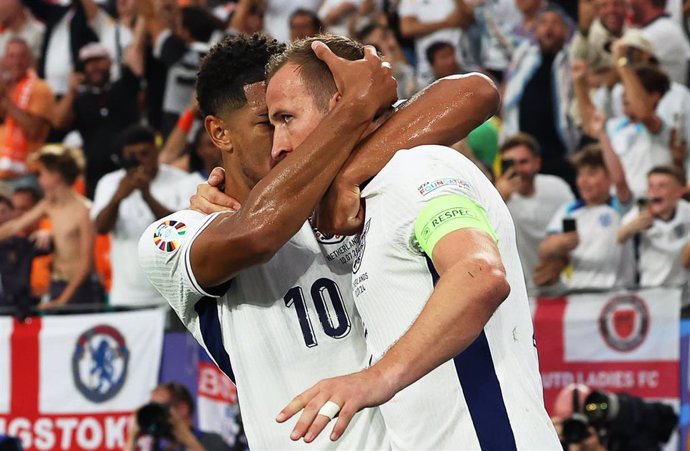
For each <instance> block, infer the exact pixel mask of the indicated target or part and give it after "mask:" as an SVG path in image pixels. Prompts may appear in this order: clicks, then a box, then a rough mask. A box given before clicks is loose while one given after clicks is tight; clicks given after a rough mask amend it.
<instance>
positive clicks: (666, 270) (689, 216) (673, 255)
mask: <svg viewBox="0 0 690 451" xmlns="http://www.w3.org/2000/svg"><path fill="white" fill-rule="evenodd" d="M639 213H640V210H639V208H637V207H634V208H633V209H632V210H630V212H628V214H627V215H625V216H624V217H623V224H628V223H629V222H631V221H632V220H633V219H635V218H636V217H637V215H639ZM688 242H690V203H688V202H686V201H684V200H682V199H681V200H680V201H679V202H678V207H676V212H675V214H674V215H673V217H672V218H671V219H670V220H669V221H663V220H661V219H659V218H655V219H654V223H653V224H652V227H651V228H649V229H647V230H644V231H642V232H641V233H640V244H639V251H640V256H639V264H638V268H639V271H640V286H643V287H660V286H664V287H666V286H681V285H685V284H686V283H687V282H688V276H689V275H690V271H689V270H688V269H687V268H684V267H683V265H682V264H681V262H680V254H681V252H682V250H683V248H684V247H685V245H686V244H688Z"/></svg>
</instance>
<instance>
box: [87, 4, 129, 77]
mask: <svg viewBox="0 0 690 451" xmlns="http://www.w3.org/2000/svg"><path fill="white" fill-rule="evenodd" d="M90 26H91V28H92V29H93V31H95V32H96V34H97V35H98V40H99V41H101V44H103V46H104V47H105V48H106V49H107V50H108V53H109V54H110V59H111V61H112V62H113V64H112V66H111V67H110V80H111V81H116V80H118V79H119V78H120V64H121V63H122V59H123V58H124V57H125V51H126V50H127V47H129V45H130V44H131V43H132V41H133V40H134V35H133V34H132V31H131V30H130V29H129V28H127V27H123V26H122V24H121V23H120V22H119V21H116V20H115V19H113V18H112V17H110V16H109V15H108V13H106V12H105V11H103V10H102V9H100V8H99V9H98V14H96V17H95V18H94V20H93V22H91V24H90Z"/></svg>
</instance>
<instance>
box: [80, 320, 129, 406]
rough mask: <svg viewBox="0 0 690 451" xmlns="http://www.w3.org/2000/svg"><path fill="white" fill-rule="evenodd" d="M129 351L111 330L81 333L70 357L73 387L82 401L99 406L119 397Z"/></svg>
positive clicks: (122, 340)
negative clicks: (75, 387)
mask: <svg viewBox="0 0 690 451" xmlns="http://www.w3.org/2000/svg"><path fill="white" fill-rule="evenodd" d="M128 363H129V350H128V349H127V344H126V343H125V338H124V337H123V336H122V334H121V333H120V331H118V330H117V329H115V328H114V327H112V326H106V325H100V326H95V327H92V328H91V329H89V330H87V331H85V332H84V333H82V334H81V335H80V336H79V338H78V339H77V345H76V347H75V349H74V354H73V355H72V377H73V378H74V384H75V385H76V386H77V389H78V390H79V392H80V393H81V394H82V395H84V397H85V398H86V399H88V400H90V401H92V402H96V403H102V402H106V401H109V400H111V399H112V398H114V397H115V395H117V394H118V392H119V391H120V389H121V388H122V386H123V385H124V383H125V379H126V378H127V366H128Z"/></svg>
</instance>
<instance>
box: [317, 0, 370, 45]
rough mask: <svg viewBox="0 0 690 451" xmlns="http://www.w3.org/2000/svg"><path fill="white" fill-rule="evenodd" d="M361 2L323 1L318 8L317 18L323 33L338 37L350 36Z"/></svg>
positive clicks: (350, 0)
mask: <svg viewBox="0 0 690 451" xmlns="http://www.w3.org/2000/svg"><path fill="white" fill-rule="evenodd" d="M360 3H361V0H324V1H323V3H322V4H321V7H320V8H319V18H320V19H321V22H322V23H323V27H324V31H325V32H326V33H330V34H337V35H339V36H350V29H352V28H353V26H354V23H353V21H354V20H355V18H356V16H357V9H358V7H359V4H360Z"/></svg>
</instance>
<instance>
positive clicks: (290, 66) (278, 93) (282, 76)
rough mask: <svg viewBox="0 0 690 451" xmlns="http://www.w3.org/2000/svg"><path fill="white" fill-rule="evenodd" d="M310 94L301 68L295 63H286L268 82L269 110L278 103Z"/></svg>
mask: <svg viewBox="0 0 690 451" xmlns="http://www.w3.org/2000/svg"><path fill="white" fill-rule="evenodd" d="M306 93H308V91H307V90H306V89H305V86H304V83H303V82H302V77H301V75H300V72H299V66H298V65H297V64H295V63H291V62H290V63H286V64H285V65H283V66H282V67H281V68H280V69H278V71H277V72H276V73H275V74H273V77H271V79H270V80H269V82H268V87H267V88H266V103H267V105H268V107H269V109H270V108H271V107H272V106H275V104H276V102H280V101H285V100H287V99H290V98H295V97H298V96H300V95H304V94H306Z"/></svg>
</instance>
